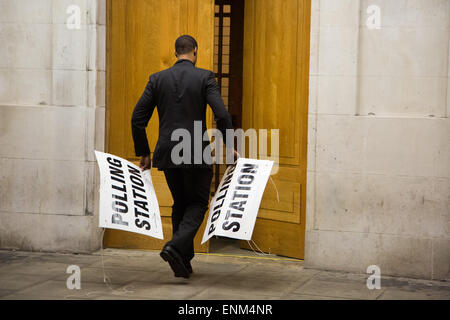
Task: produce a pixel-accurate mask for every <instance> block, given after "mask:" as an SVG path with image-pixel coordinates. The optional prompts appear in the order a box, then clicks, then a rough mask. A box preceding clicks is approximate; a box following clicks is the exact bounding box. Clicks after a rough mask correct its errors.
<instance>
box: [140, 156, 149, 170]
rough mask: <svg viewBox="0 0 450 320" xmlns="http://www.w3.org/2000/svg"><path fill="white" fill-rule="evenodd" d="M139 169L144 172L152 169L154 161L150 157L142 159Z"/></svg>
mask: <svg viewBox="0 0 450 320" xmlns="http://www.w3.org/2000/svg"><path fill="white" fill-rule="evenodd" d="M139 167H140V168H141V170H142V171H144V170H147V169H151V168H152V159H151V158H150V155H146V156H143V157H142V158H141V161H140V162H139Z"/></svg>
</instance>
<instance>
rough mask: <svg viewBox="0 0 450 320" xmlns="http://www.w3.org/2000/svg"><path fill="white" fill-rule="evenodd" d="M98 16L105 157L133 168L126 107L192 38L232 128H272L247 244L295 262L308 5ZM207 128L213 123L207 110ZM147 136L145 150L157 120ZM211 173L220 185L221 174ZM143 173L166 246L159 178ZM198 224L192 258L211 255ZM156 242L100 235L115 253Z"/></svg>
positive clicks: (163, 4)
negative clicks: (103, 19)
mask: <svg viewBox="0 0 450 320" xmlns="http://www.w3.org/2000/svg"><path fill="white" fill-rule="evenodd" d="M107 14H108V17H107V97H106V100H107V101H106V118H107V123H106V144H105V145H106V151H107V152H109V153H112V154H115V155H118V156H120V157H123V158H126V159H129V160H131V161H136V162H137V161H138V159H137V158H136V157H135V155H134V150H133V142H132V137H131V130H130V128H129V124H130V119H131V114H132V111H133V108H134V106H135V104H136V101H137V100H138V99H139V97H140V95H141V94H142V91H143V89H144V88H145V85H146V83H147V81H148V77H149V75H150V74H152V73H155V72H158V71H160V70H162V69H166V68H169V67H171V66H172V65H173V64H174V63H175V57H174V54H173V43H174V41H175V39H176V38H177V37H178V36H179V35H181V34H190V35H192V36H193V37H195V38H196V39H197V42H198V43H199V46H200V48H199V56H198V67H200V68H205V69H210V70H214V71H215V72H216V76H217V79H218V82H219V84H220V86H221V91H222V94H223V95H224V99H225V102H226V105H227V107H228V110H229V112H230V114H231V115H232V119H233V122H234V125H235V127H237V128H239V127H241V128H242V129H243V130H247V129H249V128H253V129H255V130H259V129H268V131H269V133H268V136H269V137H270V133H271V131H272V130H279V157H278V160H277V164H278V168H279V169H278V172H277V173H276V174H275V175H272V177H271V179H270V182H268V184H267V186H266V189H265V192H264V196H263V198H262V201H261V206H260V210H259V212H258V219H257V221H256V225H255V229H254V232H253V237H252V239H253V240H254V242H255V243H256V244H257V246H258V248H259V249H260V250H261V251H263V252H267V253H271V254H277V255H281V256H287V257H294V258H298V259H303V257H304V245H305V222H306V219H305V213H306V151H307V132H308V131H307V124H308V123H307V115H308V92H309V84H308V81H309V39H310V35H309V32H310V16H311V1H310V0H283V1H273V0H245V2H244V1H243V0H241V1H239V0H236V1H232V0H229V1H226V0H222V1H217V2H216V1H214V0H171V1H166V0H152V1H147V0H108V2H107ZM149 16H151V17H152V19H149ZM227 47H228V48H227ZM219 51H220V53H221V54H220V55H219ZM215 53H216V54H215ZM227 53H228V54H227ZM219 57H220V59H219ZM219 65H220V68H219ZM208 110H209V109H208ZM155 113H156V112H155ZM207 126H208V127H212V126H213V121H212V113H211V111H210V110H209V111H208V113H207ZM147 135H148V140H149V144H150V150H153V149H154V147H155V145H156V140H157V136H158V117H157V115H156V114H154V115H153V117H152V119H151V121H150V123H149V125H148V128H147ZM269 140H270V139H269ZM269 145H271V141H269ZM262 156H264V155H262ZM216 172H218V175H219V178H218V179H216V181H219V180H220V174H221V173H223V168H218V170H217V171H216ZM151 174H152V179H153V183H154V186H155V189H156V193H157V198H158V202H159V205H160V211H161V220H162V223H163V233H164V238H165V239H166V241H167V239H170V236H171V231H172V230H171V217H170V215H171V206H172V199H171V196H170V191H169V189H168V187H167V184H166V182H165V179H164V176H163V174H162V173H161V172H158V171H157V170H155V169H152V171H151ZM216 181H213V184H212V186H213V187H212V188H211V189H212V190H211V191H212V192H213V191H214V190H215V188H214V185H215V184H214V183H216ZM205 221H206V218H205ZM204 227H205V223H204V224H203V226H202V227H201V229H200V230H199V233H198V234H197V237H196V239H195V250H196V252H210V251H211V250H210V243H209V242H206V243H205V244H203V245H201V244H200V242H201V237H202V235H203V231H204ZM163 244H164V241H161V240H158V239H153V238H149V237H145V236H141V235H137V234H131V233H127V232H124V231H118V230H107V231H106V233H105V240H104V246H105V247H114V248H134V249H154V250H158V249H160V248H162V246H163ZM237 245H239V248H245V249H250V250H251V248H250V246H249V244H248V243H247V242H239V241H234V242H233V245H232V248H237ZM233 250H234V249H233ZM238 250H239V249H238ZM241 251H242V250H241Z"/></svg>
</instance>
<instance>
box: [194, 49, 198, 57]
mask: <svg viewBox="0 0 450 320" xmlns="http://www.w3.org/2000/svg"><path fill="white" fill-rule="evenodd" d="M197 50H198V49H197V48H194V57H196V56H197Z"/></svg>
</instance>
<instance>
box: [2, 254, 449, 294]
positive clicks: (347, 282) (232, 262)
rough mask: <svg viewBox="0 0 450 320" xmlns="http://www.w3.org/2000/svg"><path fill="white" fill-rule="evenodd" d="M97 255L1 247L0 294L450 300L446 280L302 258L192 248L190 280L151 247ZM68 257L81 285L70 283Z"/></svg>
mask: <svg viewBox="0 0 450 320" xmlns="http://www.w3.org/2000/svg"><path fill="white" fill-rule="evenodd" d="M101 253H102V255H103V259H104V260H103V261H104V266H105V268H104V270H105V273H106V276H107V277H108V280H109V281H108V283H106V284H105V283H104V282H103V267H102V262H101V255H99V254H98V253H96V254H92V255H70V254H57V253H51V254H49V253H37V252H33V253H27V252H12V251H0V299H2V300H3V299H89V300H92V299H104V300H122V299H144V300H145V299H194V300H196V299H223V300H231V299H233V300H252V299H258V300H266V299H268V300H270V299H290V300H323V299H325V300H331V299H450V283H447V282H440V281H428V280H419V279H409V278H398V277H386V276H384V277H382V279H381V289H380V290H369V289H368V288H367V286H366V281H367V277H368V275H366V274H352V273H342V272H331V271H319V270H314V269H304V268H303V263H302V262H293V261H289V260H285V261H281V260H262V259H253V258H240V257H239V258H236V257H228V256H218V255H203V254H202V255H200V254H199V255H196V257H195V258H194V260H193V262H192V265H193V269H194V273H193V274H192V275H191V277H190V279H183V278H175V277H174V275H173V271H172V270H171V269H170V266H169V264H168V263H167V262H164V261H163V260H162V259H161V258H160V257H159V252H156V251H138V250H134V251H133V250H130V251H127V250H112V249H107V250H103V251H102V252H101ZM70 264H75V265H79V266H80V269H81V288H82V289H81V290H69V289H67V287H66V280H67V278H68V277H69V274H67V273H66V270H67V267H68V265H70Z"/></svg>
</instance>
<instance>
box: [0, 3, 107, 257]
mask: <svg viewBox="0 0 450 320" xmlns="http://www.w3.org/2000/svg"><path fill="white" fill-rule="evenodd" d="M105 2H106V1H105V0H98V1H96V0H39V1H36V0H14V1H13V0H1V1H0V13H1V14H0V42H1V44H2V49H1V50H0V177H1V178H0V180H1V184H0V248H13V249H21V250H33V251H35V250H36V251H39V250H43V251H70V252H85V251H92V250H94V249H97V248H99V246H100V237H99V232H100V229H98V228H97V226H98V223H97V217H95V211H96V210H97V205H96V204H95V203H96V201H97V200H96V199H95V197H96V195H97V192H95V191H96V190H95V188H96V186H97V185H98V183H97V182H96V181H95V180H97V179H98V178H97V173H96V171H95V170H96V169H97V168H96V164H95V162H94V148H95V149H99V150H103V148H104V127H105V92H104V88H105V39H106V36H105V22H106V19H105V16H106V11H105ZM71 5H76V6H77V7H78V8H79V9H80V17H81V20H80V22H81V24H80V28H79V29H69V28H68V27H67V24H66V22H67V19H68V18H69V17H71V16H72V14H73V11H69V12H68V11H67V9H68V8H69V6H71Z"/></svg>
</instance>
